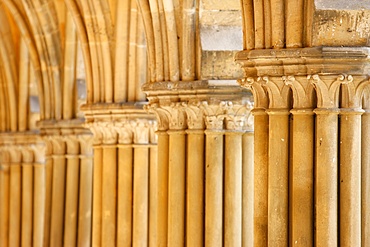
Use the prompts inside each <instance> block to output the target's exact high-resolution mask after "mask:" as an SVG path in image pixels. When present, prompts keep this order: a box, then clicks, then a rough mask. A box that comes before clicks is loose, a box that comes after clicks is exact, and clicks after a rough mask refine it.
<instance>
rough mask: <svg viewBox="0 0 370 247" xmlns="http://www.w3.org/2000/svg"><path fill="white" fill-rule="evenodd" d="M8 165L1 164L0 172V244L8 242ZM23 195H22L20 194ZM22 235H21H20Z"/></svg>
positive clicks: (5, 244) (3, 244)
mask: <svg viewBox="0 0 370 247" xmlns="http://www.w3.org/2000/svg"><path fill="white" fill-rule="evenodd" d="M9 170H10V168H9V165H5V164H1V171H0V176H1V178H0V199H1V203H0V244H1V246H7V245H8V242H9V227H8V226H9V172H10V171H9ZM22 195H23V194H22ZM22 234H23V233H22Z"/></svg>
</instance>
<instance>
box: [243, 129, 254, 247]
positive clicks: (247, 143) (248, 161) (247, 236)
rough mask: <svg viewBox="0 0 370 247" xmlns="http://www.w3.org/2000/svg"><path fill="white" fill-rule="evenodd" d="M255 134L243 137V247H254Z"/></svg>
mask: <svg viewBox="0 0 370 247" xmlns="http://www.w3.org/2000/svg"><path fill="white" fill-rule="evenodd" d="M253 138H254V133H253V132H247V133H245V134H244V135H243V149H242V152H243V168H242V174H243V175H242V176H243V177H242V186H243V189H242V193H243V194H242V197H243V206H242V210H243V211H242V219H243V227H242V241H243V244H242V246H243V247H252V246H253V240H254V235H253V222H254V220H253V215H254V157H253V150H254V149H253V146H254V141H253Z"/></svg>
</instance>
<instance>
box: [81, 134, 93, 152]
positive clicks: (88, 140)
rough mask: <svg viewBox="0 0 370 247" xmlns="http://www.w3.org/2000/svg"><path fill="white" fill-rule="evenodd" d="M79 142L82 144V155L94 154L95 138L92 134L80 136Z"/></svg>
mask: <svg viewBox="0 0 370 247" xmlns="http://www.w3.org/2000/svg"><path fill="white" fill-rule="evenodd" d="M77 138H78V141H79V143H80V148H81V154H83V155H92V154H93V143H94V137H93V135H91V134H85V135H78V136H77Z"/></svg>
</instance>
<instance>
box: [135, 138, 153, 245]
mask: <svg viewBox="0 0 370 247" xmlns="http://www.w3.org/2000/svg"><path fill="white" fill-rule="evenodd" d="M148 186H149V148H148V147H147V146H139V145H137V146H135V148H134V198H133V199H134V201H133V240H132V243H133V246H135V247H144V246H148V227H149V224H148V209H149V187H148Z"/></svg>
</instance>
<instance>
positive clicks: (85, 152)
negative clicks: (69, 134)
mask: <svg viewBox="0 0 370 247" xmlns="http://www.w3.org/2000/svg"><path fill="white" fill-rule="evenodd" d="M77 138H78V141H79V143H80V155H79V158H80V173H79V175H80V176H79V188H78V189H79V191H78V193H79V196H78V198H79V203H78V205H79V206H78V237H77V246H78V247H90V246H91V230H92V198H93V194H92V191H93V137H92V134H91V133H82V134H79V135H78V136H77Z"/></svg>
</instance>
